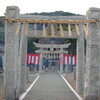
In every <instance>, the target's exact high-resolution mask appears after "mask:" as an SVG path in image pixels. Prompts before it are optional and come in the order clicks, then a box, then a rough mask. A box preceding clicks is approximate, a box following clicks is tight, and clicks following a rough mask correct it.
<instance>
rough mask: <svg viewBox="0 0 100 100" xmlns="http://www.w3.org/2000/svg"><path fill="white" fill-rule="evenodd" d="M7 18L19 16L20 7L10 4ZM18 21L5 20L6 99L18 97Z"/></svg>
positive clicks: (12, 99) (10, 99)
mask: <svg viewBox="0 0 100 100" xmlns="http://www.w3.org/2000/svg"><path fill="white" fill-rule="evenodd" d="M5 17H6V18H19V8H18V7H16V6H8V7H7V9H6V14H5ZM17 26H18V23H16V22H12V23H10V22H9V21H5V62H4V87H5V89H4V90H5V100H16V99H18V91H17V90H18V84H17V83H18V81H17V75H18V74H17V72H16V69H17V67H18V66H17V65H18V63H17V62H16V61H18V58H17V57H18V49H19V47H18V43H19V37H18V35H15V32H16V29H17Z"/></svg>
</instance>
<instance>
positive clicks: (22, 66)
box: [19, 23, 27, 93]
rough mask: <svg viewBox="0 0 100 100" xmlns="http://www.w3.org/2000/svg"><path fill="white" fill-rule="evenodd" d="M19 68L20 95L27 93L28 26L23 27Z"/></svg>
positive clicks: (23, 25)
mask: <svg viewBox="0 0 100 100" xmlns="http://www.w3.org/2000/svg"><path fill="white" fill-rule="evenodd" d="M21 26H22V27H21V38H20V51H19V66H20V93H23V92H24V91H25V85H26V54H27V37H26V36H25V28H26V24H25V23H23V24H22V25H21Z"/></svg>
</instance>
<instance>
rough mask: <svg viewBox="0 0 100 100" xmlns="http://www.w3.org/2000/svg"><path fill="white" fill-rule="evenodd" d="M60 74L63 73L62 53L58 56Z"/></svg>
mask: <svg viewBox="0 0 100 100" xmlns="http://www.w3.org/2000/svg"><path fill="white" fill-rule="evenodd" d="M60 73H63V53H61V54H60Z"/></svg>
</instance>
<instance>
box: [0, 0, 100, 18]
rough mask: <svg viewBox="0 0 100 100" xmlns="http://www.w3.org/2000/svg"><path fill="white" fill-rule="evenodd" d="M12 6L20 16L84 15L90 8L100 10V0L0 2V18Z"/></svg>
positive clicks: (2, 0)
mask: <svg viewBox="0 0 100 100" xmlns="http://www.w3.org/2000/svg"><path fill="white" fill-rule="evenodd" d="M12 5H15V6H18V7H19V9H20V14H25V13H34V12H38V13H40V12H54V11H65V12H71V13H76V14H82V15H86V11H87V10H88V9H89V8H90V7H96V8H100V0H1V1H0V16H4V13H5V10H6V7H7V6H12Z"/></svg>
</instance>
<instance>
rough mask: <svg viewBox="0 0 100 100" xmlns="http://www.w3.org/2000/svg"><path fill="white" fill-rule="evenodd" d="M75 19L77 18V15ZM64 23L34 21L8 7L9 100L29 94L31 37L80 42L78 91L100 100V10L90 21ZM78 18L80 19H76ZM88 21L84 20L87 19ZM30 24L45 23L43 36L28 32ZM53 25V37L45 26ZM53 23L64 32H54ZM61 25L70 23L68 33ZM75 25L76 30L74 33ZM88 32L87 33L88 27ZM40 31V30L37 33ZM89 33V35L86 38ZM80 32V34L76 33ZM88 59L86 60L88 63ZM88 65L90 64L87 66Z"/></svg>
mask: <svg viewBox="0 0 100 100" xmlns="http://www.w3.org/2000/svg"><path fill="white" fill-rule="evenodd" d="M74 17H75V16H74ZM74 17H71V18H72V20H69V19H70V17H69V18H67V20H66V18H64V17H63V18H64V20H60V17H59V18H58V19H59V20H47V19H48V17H47V18H46V20H44V19H43V20H32V17H31V18H29V19H25V17H24V16H22V17H21V15H20V14H19V8H18V7H16V6H8V7H7V9H6V13H5V19H6V21H5V63H4V68H5V69H4V80H5V81H4V82H5V83H4V84H5V100H17V99H18V98H19V95H20V94H21V93H23V92H24V91H25V80H26V75H25V72H26V63H25V60H26V59H25V58H26V52H27V37H32V36H33V37H43V38H45V37H50V36H51V37H53V38H76V39H77V68H76V91H77V92H78V93H80V94H82V93H84V100H99V95H100V74H99V71H100V68H99V66H100V9H98V8H90V9H89V10H88V12H87V17H86V18H87V19H88V20H86V19H84V18H83V17H82V19H80V20H79V17H75V18H74ZM76 19H77V20H76ZM83 19H84V20H83ZM28 23H43V35H42V34H40V33H41V32H40V31H38V32H37V34H36V33H35V32H32V31H30V30H28ZM47 23H49V24H51V27H52V30H51V35H48V36H47V34H46V29H45V24H47ZM53 24H60V25H59V27H60V32H58V34H55V33H54V28H53ZM61 24H68V32H65V31H63V29H62V26H61ZM71 24H74V25H75V28H76V32H75V30H74V31H72V32H71ZM86 26H87V27H88V30H87V27H86ZM83 28H84V29H83ZM34 31H36V30H34ZM84 32H85V35H84ZM88 32H89V34H88ZM75 33H76V34H75ZM84 38H85V39H86V43H87V46H86V51H87V52H86V57H85V56H84ZM84 59H86V61H84ZM85 62H86V63H85Z"/></svg>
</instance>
